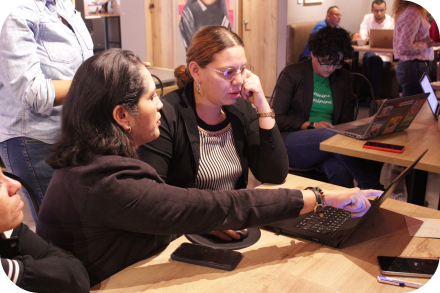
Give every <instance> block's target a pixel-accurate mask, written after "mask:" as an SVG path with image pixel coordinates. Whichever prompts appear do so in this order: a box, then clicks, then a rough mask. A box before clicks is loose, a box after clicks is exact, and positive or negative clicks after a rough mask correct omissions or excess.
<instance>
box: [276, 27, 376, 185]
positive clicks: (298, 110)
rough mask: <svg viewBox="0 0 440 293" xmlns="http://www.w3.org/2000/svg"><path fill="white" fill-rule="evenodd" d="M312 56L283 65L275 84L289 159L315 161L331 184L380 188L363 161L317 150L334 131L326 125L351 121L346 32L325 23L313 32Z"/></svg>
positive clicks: (296, 164)
mask: <svg viewBox="0 0 440 293" xmlns="http://www.w3.org/2000/svg"><path fill="white" fill-rule="evenodd" d="M308 45H309V47H310V51H311V59H308V60H305V61H302V62H299V63H296V64H291V65H288V66H286V67H285V68H284V69H283V71H282V72H281V73H280V76H279V78H278V81H277V83H276V86H275V94H274V100H273V109H274V111H275V114H276V122H277V124H278V126H279V128H280V131H281V133H282V136H283V138H284V144H285V146H286V148H287V154H288V157H289V164H290V166H291V167H293V168H299V169H305V168H310V167H313V166H318V167H319V168H320V169H321V170H323V171H324V172H325V174H326V175H327V177H328V179H329V181H330V183H332V184H336V185H341V186H345V187H353V178H354V179H356V181H357V182H358V184H359V186H360V187H361V188H375V189H383V186H382V185H381V184H380V183H379V178H378V177H379V176H377V175H375V174H374V171H373V170H372V169H371V167H370V166H369V164H368V162H367V161H364V160H361V159H357V158H352V157H347V156H343V155H339V154H333V153H328V152H324V151H321V150H319V144H320V143H321V142H322V141H324V140H326V139H328V138H330V137H332V136H333V135H335V134H336V133H335V132H332V131H328V130H327V129H326V128H329V127H332V126H333V125H336V124H339V123H345V122H349V121H352V120H353V112H354V95H353V90H352V86H351V81H350V75H349V73H348V71H346V70H345V69H342V68H341V67H342V64H343V62H344V60H345V59H347V58H350V57H351V54H352V52H353V48H352V46H351V44H350V36H349V34H348V32H347V31H346V30H344V29H342V28H332V27H325V28H322V29H321V30H319V31H318V32H316V33H315V34H312V35H311V36H310V38H309V41H308Z"/></svg>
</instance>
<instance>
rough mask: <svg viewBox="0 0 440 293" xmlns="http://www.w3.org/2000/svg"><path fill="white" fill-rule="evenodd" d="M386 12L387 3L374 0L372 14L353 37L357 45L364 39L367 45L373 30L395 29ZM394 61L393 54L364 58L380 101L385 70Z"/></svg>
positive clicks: (373, 54)
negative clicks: (358, 41)
mask: <svg viewBox="0 0 440 293" xmlns="http://www.w3.org/2000/svg"><path fill="white" fill-rule="evenodd" d="M386 12H387V6H386V3H385V1H384V0H374V1H373V2H372V4H371V13H369V14H367V15H365V17H364V20H363V21H362V23H361V27H360V31H359V33H356V34H354V35H353V37H352V40H353V43H356V42H357V40H358V39H363V40H365V43H367V42H368V41H369V39H370V30H371V29H394V19H393V18H392V17H391V16H389V15H388V14H386ZM392 60H393V55H392V54H376V53H374V52H367V53H365V54H364V57H363V58H362V64H364V66H365V76H366V77H367V78H368V80H369V81H370V82H371V85H372V86H373V90H374V94H375V95H376V98H378V99H380V97H379V95H380V93H381V83H382V75H383V70H384V69H385V68H388V67H389V66H390V65H391V61H392Z"/></svg>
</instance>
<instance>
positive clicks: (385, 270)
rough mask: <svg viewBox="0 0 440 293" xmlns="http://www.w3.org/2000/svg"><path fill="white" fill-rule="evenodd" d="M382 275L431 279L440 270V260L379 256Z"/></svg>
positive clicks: (378, 260)
mask: <svg viewBox="0 0 440 293" xmlns="http://www.w3.org/2000/svg"><path fill="white" fill-rule="evenodd" d="M377 262H378V263H379V268H380V272H381V274H384V275H393V276H408V277H422V278H431V277H432V275H434V273H435V271H436V270H437V268H438V264H439V260H438V258H412V257H398V256H396V257H393V256H378V257H377Z"/></svg>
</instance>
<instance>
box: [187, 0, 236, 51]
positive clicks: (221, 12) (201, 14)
mask: <svg viewBox="0 0 440 293" xmlns="http://www.w3.org/2000/svg"><path fill="white" fill-rule="evenodd" d="M234 2H235V0H178V7H179V14H178V26H179V31H180V34H181V35H182V40H183V46H184V48H185V50H187V49H188V46H189V44H190V42H191V38H192V37H193V35H194V34H195V33H196V32H197V31H198V30H200V29H201V28H203V27H205V26H208V25H222V26H225V27H227V28H233V21H234V7H235V5H234V4H235V3H234Z"/></svg>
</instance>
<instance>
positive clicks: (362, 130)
mask: <svg viewBox="0 0 440 293" xmlns="http://www.w3.org/2000/svg"><path fill="white" fill-rule="evenodd" d="M369 126H370V124H365V125H360V126H357V127H355V128H351V129H347V130H345V131H347V132H351V133H356V134H364V133H365V131H367V129H368V127H369Z"/></svg>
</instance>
